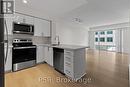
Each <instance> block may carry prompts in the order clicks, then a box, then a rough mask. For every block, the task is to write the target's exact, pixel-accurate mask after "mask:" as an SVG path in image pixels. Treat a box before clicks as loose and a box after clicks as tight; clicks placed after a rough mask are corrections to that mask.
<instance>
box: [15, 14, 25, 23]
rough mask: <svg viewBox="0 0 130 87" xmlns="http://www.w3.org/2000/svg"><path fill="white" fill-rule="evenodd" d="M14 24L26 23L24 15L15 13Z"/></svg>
mask: <svg viewBox="0 0 130 87" xmlns="http://www.w3.org/2000/svg"><path fill="white" fill-rule="evenodd" d="M14 22H20V23H24V22H25V18H24V15H21V14H17V13H15V16H14Z"/></svg>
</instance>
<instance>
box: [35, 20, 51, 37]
mask: <svg viewBox="0 0 130 87" xmlns="http://www.w3.org/2000/svg"><path fill="white" fill-rule="evenodd" d="M34 26H35V31H34V35H35V36H44V37H50V22H49V21H46V20H42V19H38V18H35V20H34Z"/></svg>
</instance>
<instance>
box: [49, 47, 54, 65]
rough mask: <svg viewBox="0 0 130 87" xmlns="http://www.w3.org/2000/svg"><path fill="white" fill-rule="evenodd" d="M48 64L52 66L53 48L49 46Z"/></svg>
mask: <svg viewBox="0 0 130 87" xmlns="http://www.w3.org/2000/svg"><path fill="white" fill-rule="evenodd" d="M48 59H49V60H48V64H49V65H51V66H53V48H52V47H49V55H48Z"/></svg>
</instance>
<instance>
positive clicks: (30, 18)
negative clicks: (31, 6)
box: [25, 16, 34, 25]
mask: <svg viewBox="0 0 130 87" xmlns="http://www.w3.org/2000/svg"><path fill="white" fill-rule="evenodd" d="M25 23H26V24H32V25H34V18H33V17H30V16H25Z"/></svg>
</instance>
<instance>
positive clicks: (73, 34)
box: [56, 21, 88, 46]
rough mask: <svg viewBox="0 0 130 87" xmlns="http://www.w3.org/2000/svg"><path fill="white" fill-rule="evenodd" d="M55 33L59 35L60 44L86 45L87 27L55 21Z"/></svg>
mask: <svg viewBox="0 0 130 87" xmlns="http://www.w3.org/2000/svg"><path fill="white" fill-rule="evenodd" d="M56 35H57V36H59V37H60V43H61V44H71V45H82V46H88V29H86V28H84V27H81V26H78V24H72V23H66V22H61V21H60V22H57V24H56Z"/></svg>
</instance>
